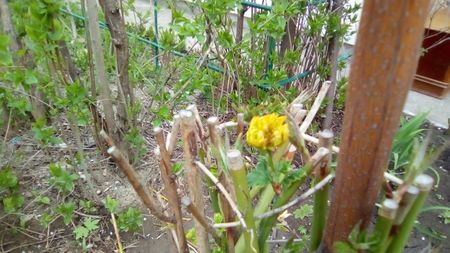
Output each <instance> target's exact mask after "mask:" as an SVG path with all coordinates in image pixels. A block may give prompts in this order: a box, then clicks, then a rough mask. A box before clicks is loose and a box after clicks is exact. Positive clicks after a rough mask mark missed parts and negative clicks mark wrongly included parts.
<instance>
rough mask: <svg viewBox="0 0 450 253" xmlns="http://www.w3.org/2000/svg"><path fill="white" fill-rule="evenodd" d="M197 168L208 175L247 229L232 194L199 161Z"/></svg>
mask: <svg viewBox="0 0 450 253" xmlns="http://www.w3.org/2000/svg"><path fill="white" fill-rule="evenodd" d="M195 164H196V165H197V167H198V168H199V169H200V170H201V171H203V173H205V174H206V176H207V177H209V179H211V181H212V182H213V183H214V184H215V185H216V186H217V188H218V189H219V191H220V192H221V193H222V195H223V196H224V197H225V198H226V199H227V201H228V203H229V204H230V207H231V209H233V211H234V212H235V213H236V216H237V217H238V219H239V222H240V223H241V225H242V227H243V228H244V229H247V224H246V223H245V221H244V217H243V216H242V214H241V212H240V211H239V209H238V207H237V205H236V203H234V201H233V199H232V198H231V196H230V194H229V193H228V192H227V190H226V189H225V187H224V186H223V185H222V184H221V183H220V182H219V180H218V179H217V178H216V177H215V176H214V175H213V174H212V173H211V172H210V171H209V170H208V168H206V166H205V165H203V164H202V163H201V162H199V161H197V162H195Z"/></svg>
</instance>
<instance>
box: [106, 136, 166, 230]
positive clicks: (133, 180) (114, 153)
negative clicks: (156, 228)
mask: <svg viewBox="0 0 450 253" xmlns="http://www.w3.org/2000/svg"><path fill="white" fill-rule="evenodd" d="M100 136H102V137H103V139H104V140H105V141H106V142H107V143H108V142H110V141H111V138H109V136H108V135H106V133H105V132H104V131H102V132H100ZM112 144H113V145H112V146H110V148H109V149H108V154H109V155H111V157H112V158H113V160H114V162H115V163H116V164H117V166H118V167H119V168H120V170H122V172H123V173H124V174H125V175H126V176H127V178H128V182H130V184H131V185H132V186H133V189H134V191H135V192H136V193H137V194H138V196H139V197H140V198H141V200H142V202H143V203H144V205H145V206H146V207H147V208H148V209H149V210H150V212H151V213H152V214H153V215H155V216H156V218H158V219H160V220H162V221H165V222H168V223H172V224H173V223H175V219H174V218H173V217H169V216H166V215H164V213H163V211H162V209H161V207H160V206H159V205H157V204H156V203H158V202H157V200H156V199H154V198H153V197H152V195H151V194H150V193H148V192H147V190H146V188H145V187H144V186H143V185H142V184H141V182H140V181H139V179H138V177H137V174H136V172H135V171H134V169H133V167H132V166H131V165H130V164H129V163H128V160H127V159H125V157H124V156H123V154H122V152H121V151H120V150H119V149H117V147H116V146H114V143H112Z"/></svg>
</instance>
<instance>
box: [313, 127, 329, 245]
mask: <svg viewBox="0 0 450 253" xmlns="http://www.w3.org/2000/svg"><path fill="white" fill-rule="evenodd" d="M333 137H334V135H333V132H331V131H330V130H327V129H325V130H324V131H322V132H320V133H319V143H320V144H319V145H320V146H321V147H324V148H327V149H328V150H331V147H332V146H333ZM331 157H332V154H331V152H330V153H329V154H328V155H327V159H325V161H324V162H322V164H321V165H320V166H318V167H316V169H315V171H314V179H313V183H314V184H316V183H318V182H319V181H320V180H322V179H323V178H325V177H326V176H327V175H328V174H329V173H330V167H331ZM328 188H329V187H328V184H326V185H324V187H323V188H322V189H320V190H318V191H317V192H316V193H315V195H314V209H313V210H314V211H313V218H312V228H311V244H310V248H309V249H310V251H312V252H313V251H315V250H316V249H317V248H318V247H319V245H320V243H321V241H322V234H323V230H324V228H325V221H326V216H327V210H328Z"/></svg>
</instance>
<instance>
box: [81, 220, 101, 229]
mask: <svg viewBox="0 0 450 253" xmlns="http://www.w3.org/2000/svg"><path fill="white" fill-rule="evenodd" d="M98 222H99V220H95V219H91V218H87V219H85V220H84V222H83V225H84V226H85V227H86V228H87V230H89V232H90V231H93V230H95V229H97V228H98V225H97V224H98Z"/></svg>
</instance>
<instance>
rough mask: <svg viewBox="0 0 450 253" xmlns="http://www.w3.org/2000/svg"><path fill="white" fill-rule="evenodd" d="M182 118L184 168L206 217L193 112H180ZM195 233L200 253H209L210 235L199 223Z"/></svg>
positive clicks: (194, 201)
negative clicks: (197, 157) (197, 161)
mask: <svg viewBox="0 0 450 253" xmlns="http://www.w3.org/2000/svg"><path fill="white" fill-rule="evenodd" d="M180 117H181V127H182V130H183V152H184V159H185V162H184V167H185V169H186V176H187V184H188V187H189V195H190V197H191V199H192V201H193V203H194V205H195V206H197V207H198V208H199V209H200V210H201V211H202V212H203V215H204V211H205V204H204V202H203V194H202V190H201V188H202V184H201V183H202V180H201V174H199V173H198V171H197V168H196V166H195V157H196V156H197V138H196V122H195V118H194V115H193V113H192V112H191V111H186V110H182V111H180ZM195 233H196V236H197V244H198V245H197V247H198V250H199V251H200V253H209V252H210V247H209V241H208V233H207V232H206V229H205V228H204V227H203V226H202V225H201V224H200V223H199V222H198V221H195Z"/></svg>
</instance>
